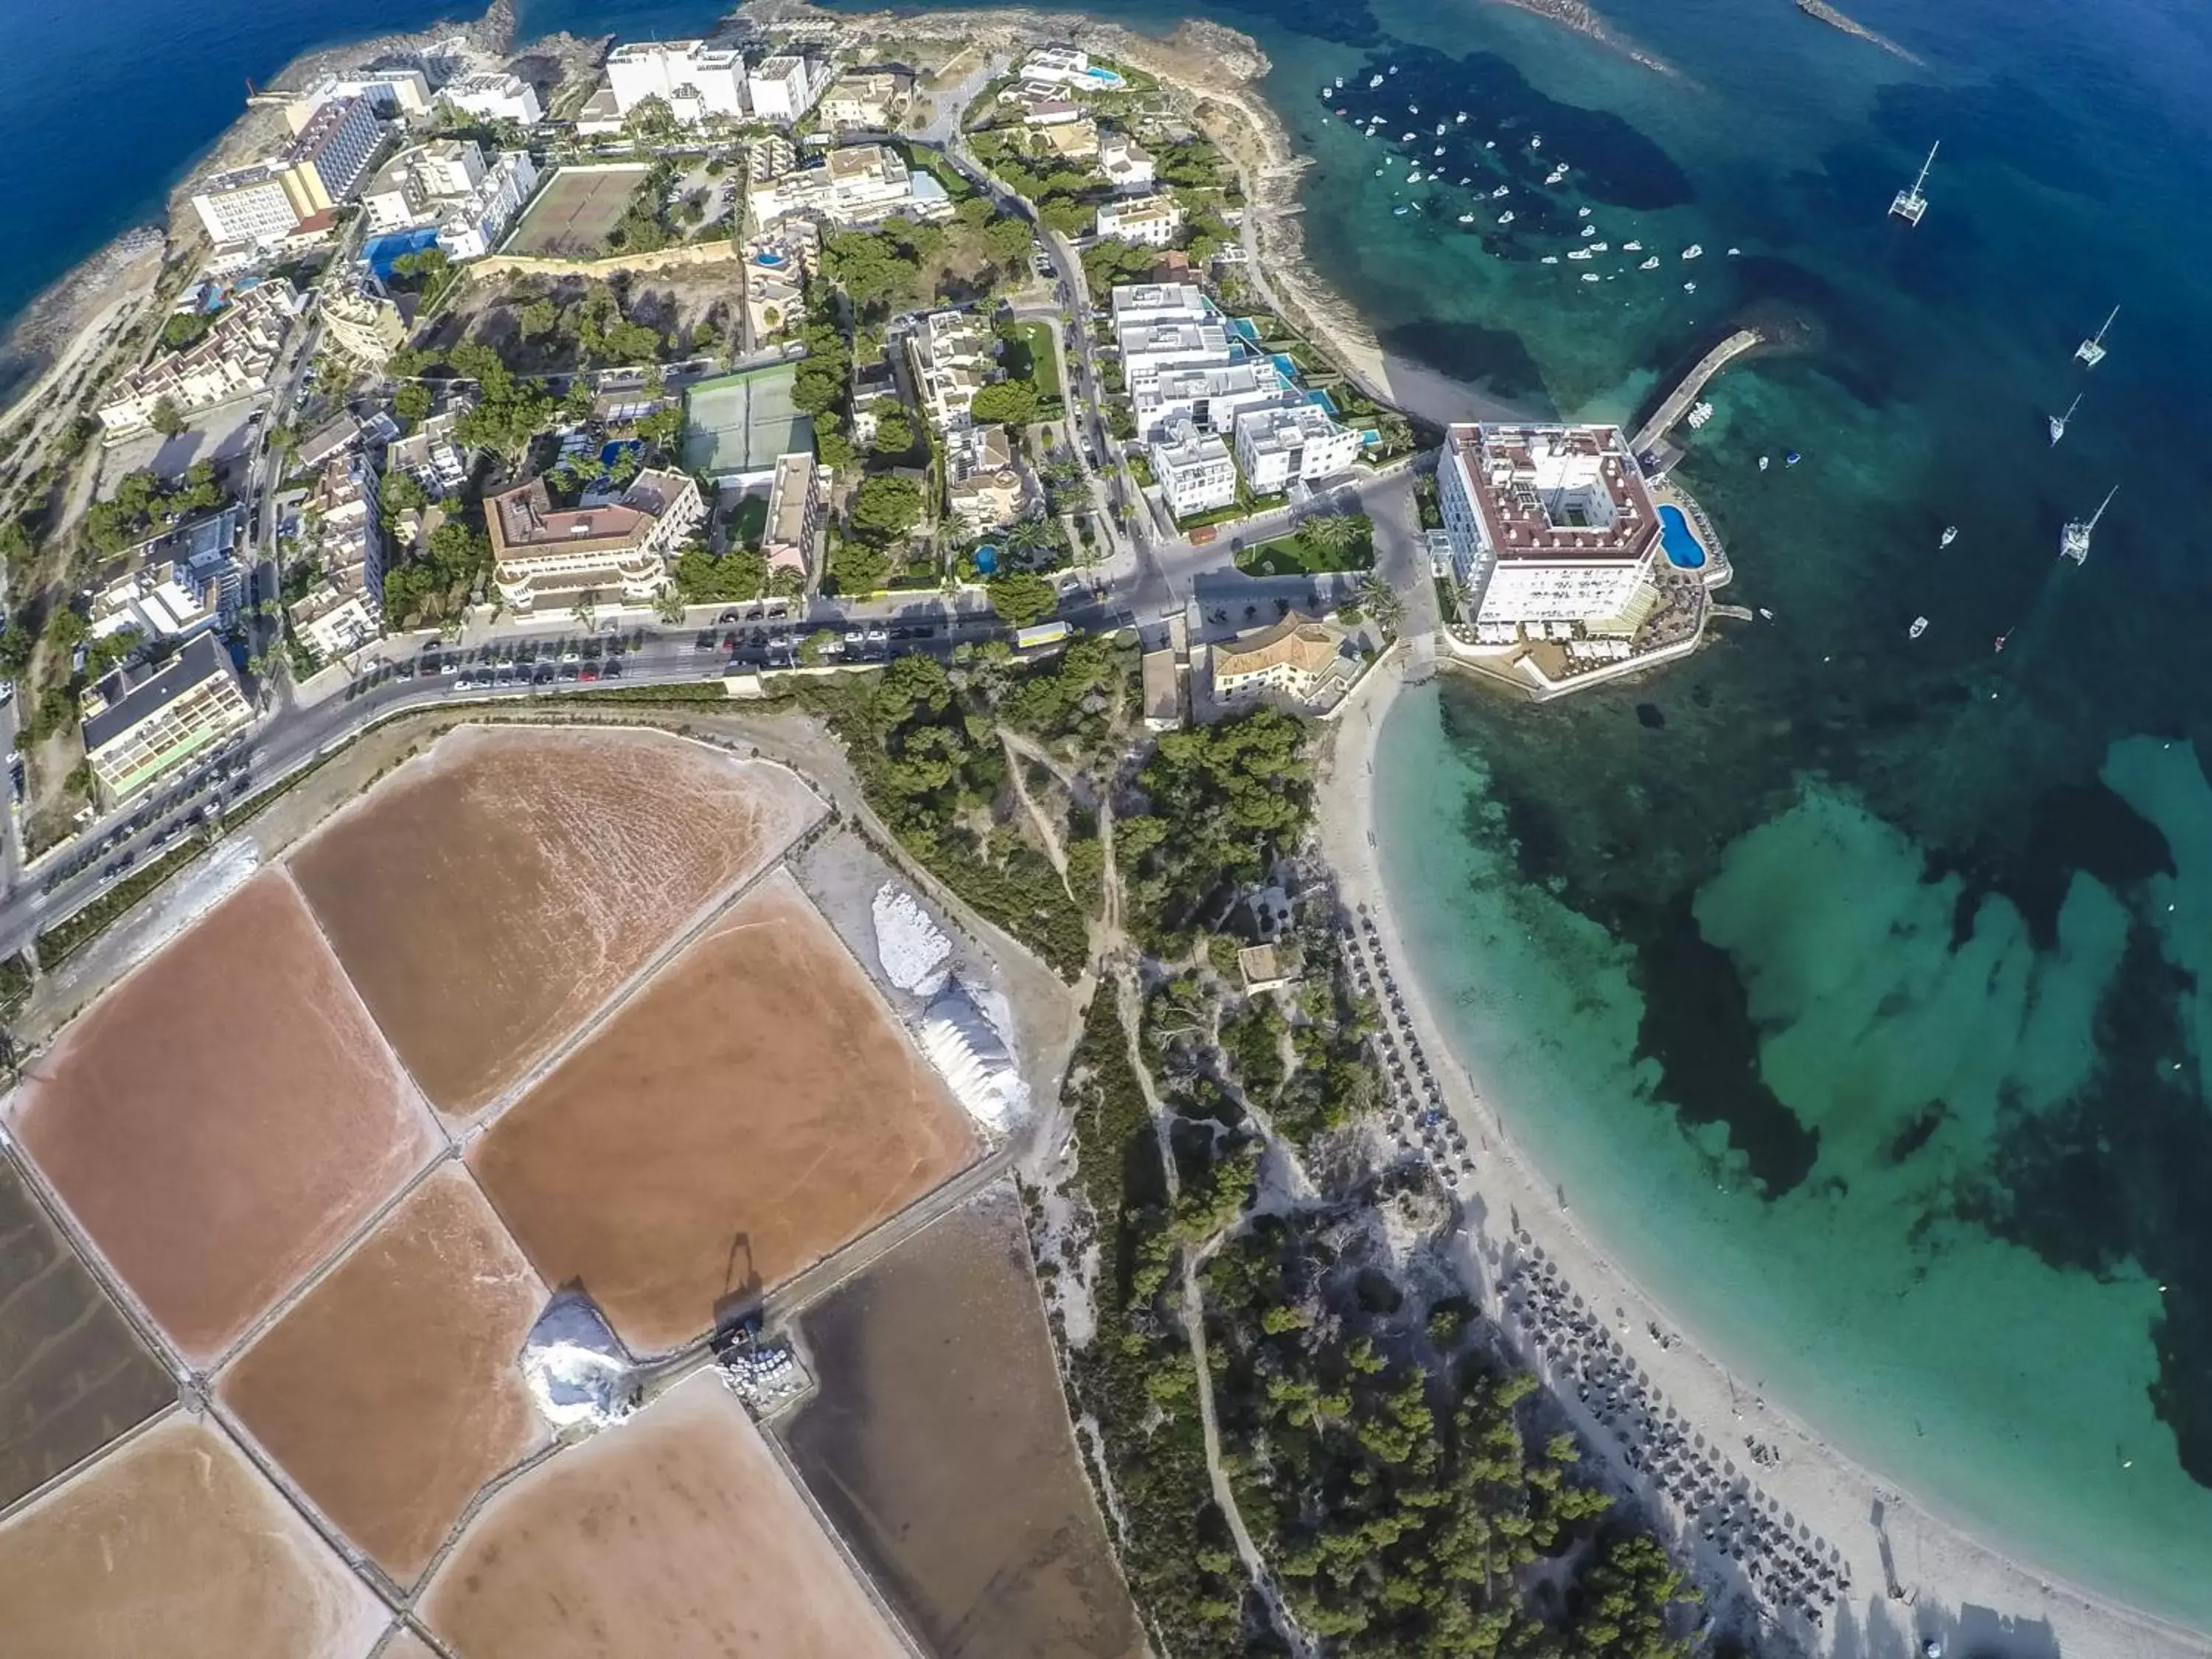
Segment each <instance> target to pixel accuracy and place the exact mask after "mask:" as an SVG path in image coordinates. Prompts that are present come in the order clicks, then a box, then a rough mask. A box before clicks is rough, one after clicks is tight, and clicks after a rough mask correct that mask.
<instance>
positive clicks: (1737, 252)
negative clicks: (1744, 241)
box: [1729, 247, 1743, 259]
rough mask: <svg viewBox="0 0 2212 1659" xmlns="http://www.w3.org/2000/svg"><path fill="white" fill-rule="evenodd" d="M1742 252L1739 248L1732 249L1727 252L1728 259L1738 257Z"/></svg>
mask: <svg viewBox="0 0 2212 1659" xmlns="http://www.w3.org/2000/svg"><path fill="white" fill-rule="evenodd" d="M1742 252H1743V250H1742V249H1741V248H1740V247H1732V248H1730V249H1729V258H1731V259H1733V258H1736V257H1737V256H1738V255H1740V254H1741V253H1742Z"/></svg>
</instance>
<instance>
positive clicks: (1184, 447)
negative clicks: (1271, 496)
mask: <svg viewBox="0 0 2212 1659" xmlns="http://www.w3.org/2000/svg"><path fill="white" fill-rule="evenodd" d="M1152 479H1153V482H1154V483H1158V485H1159V487H1160V495H1161V497H1162V499H1164V501H1166V502H1167V504H1168V510H1169V511H1170V513H1174V514H1175V515H1176V517H1177V518H1178V519H1187V518H1188V517H1190V516H1191V515H1192V514H1193V513H1212V512H1214V511H1215V510H1217V509H1218V508H1220V507H1228V506H1230V505H1231V504H1232V503H1234V502H1235V501H1236V500H1237V463H1236V462H1235V461H1234V460H1233V459H1231V457H1230V453H1229V447H1228V446H1227V445H1226V444H1225V443H1223V442H1222V441H1221V440H1220V438H1219V437H1218V436H1217V435H1214V434H1213V433H1211V432H1200V430H1199V429H1198V428H1197V427H1196V426H1194V424H1192V422H1191V421H1190V420H1189V418H1188V416H1177V417H1176V419H1174V420H1172V421H1170V422H1168V423H1167V425H1166V428H1165V429H1164V431H1163V432H1162V433H1161V435H1159V436H1158V438H1155V439H1154V440H1153V441H1152Z"/></svg>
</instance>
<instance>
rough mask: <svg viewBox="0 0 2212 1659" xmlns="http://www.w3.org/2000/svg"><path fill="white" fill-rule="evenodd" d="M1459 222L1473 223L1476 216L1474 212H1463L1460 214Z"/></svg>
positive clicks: (1464, 223)
mask: <svg viewBox="0 0 2212 1659" xmlns="http://www.w3.org/2000/svg"><path fill="white" fill-rule="evenodd" d="M1459 222H1460V223H1462V224H1463V225H1471V224H1473V223H1474V215H1473V214H1472V213H1462V214H1461V215H1460V216H1459Z"/></svg>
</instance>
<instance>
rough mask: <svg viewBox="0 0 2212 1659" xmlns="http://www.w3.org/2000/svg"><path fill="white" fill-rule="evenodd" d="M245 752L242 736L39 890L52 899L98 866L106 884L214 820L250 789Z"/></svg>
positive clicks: (90, 845)
mask: <svg viewBox="0 0 2212 1659" xmlns="http://www.w3.org/2000/svg"><path fill="white" fill-rule="evenodd" d="M252 785H253V773H252V757H250V756H249V755H248V754H247V753H246V736H245V734H244V733H242V732H241V733H240V734H239V735H238V736H236V737H234V738H231V739H230V740H229V742H228V743H226V744H223V745H222V747H221V748H220V749H217V750H215V751H214V752H213V753H212V754H210V756H209V757H207V758H206V759H205V760H204V761H202V762H200V763H198V764H197V765H196V766H193V767H191V769H188V770H187V771H186V772H185V774H184V775H183V776H181V777H179V778H178V779H177V780H175V781H173V782H172V783H170V784H169V785H168V786H167V787H166V788H164V789H162V790H161V791H160V792H159V793H156V794H155V795H153V796H151V797H149V798H148V799H144V800H142V801H139V802H137V803H136V804H135V805H133V807H132V809H131V816H130V817H128V818H127V819H125V820H124V821H123V822H121V823H118V824H116V825H115V826H114V827H113V828H112V829H109V830H108V832H107V833H106V835H105V836H101V837H100V839H99V840H98V841H96V842H87V843H86V844H85V845H83V846H82V847H81V848H78V849H77V850H76V852H75V853H73V854H70V857H69V858H68V859H67V860H64V862H62V863H60V864H58V865H56V866H53V868H52V869H51V870H49V871H48V872H46V878H45V881H44V884H43V885H42V887H41V889H40V890H41V891H43V892H45V893H48V894H51V893H52V892H53V890H55V889H56V888H58V887H59V886H60V885H61V884H63V883H64V882H66V881H70V880H71V879H73V878H76V877H77V876H79V875H82V873H83V872H85V871H87V870H88V869H90V868H92V867H93V866H94V865H98V866H100V882H101V884H102V885H105V884H107V883H108V882H111V881H113V880H115V879H117V878H119V877H121V876H124V875H127V874H128V873H129V872H130V871H131V866H133V865H135V864H136V863H137V861H138V859H139V855H140V854H155V853H160V852H162V851H165V850H167V848H168V846H169V844H170V843H171V842H174V841H176V840H177V839H178V838H179V837H180V836H185V835H188V834H190V833H191V831H192V830H194V829H197V828H198V827H199V826H200V825H202V824H204V823H210V822H211V821H213V820H214V818H215V817H216V815H217V814H218V813H219V812H221V811H222V802H223V799H224V798H225V797H226V796H230V797H236V796H239V795H242V794H244V793H246V791H247V790H248V789H250V788H251V787H252ZM103 860H104V861H103Z"/></svg>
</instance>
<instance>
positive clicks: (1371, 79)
mask: <svg viewBox="0 0 2212 1659" xmlns="http://www.w3.org/2000/svg"><path fill="white" fill-rule="evenodd" d="M1382 84H1383V77H1382V76H1379V75H1370V76H1368V77H1367V90H1368V91H1370V92H1372V91H1374V90H1375V88H1377V87H1379V86H1381V85H1382Z"/></svg>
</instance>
